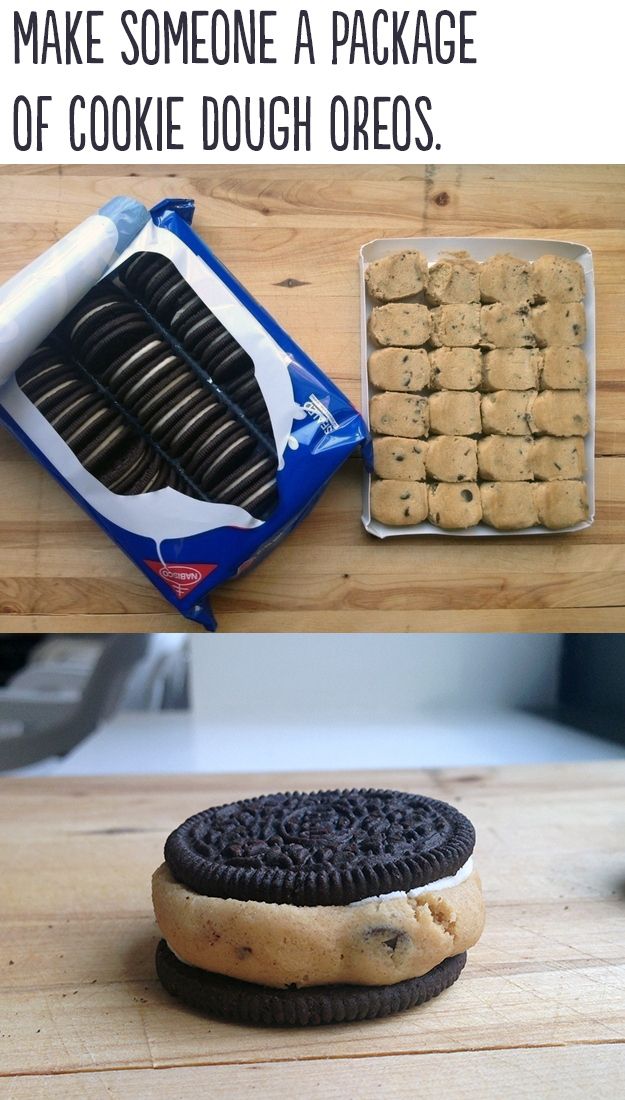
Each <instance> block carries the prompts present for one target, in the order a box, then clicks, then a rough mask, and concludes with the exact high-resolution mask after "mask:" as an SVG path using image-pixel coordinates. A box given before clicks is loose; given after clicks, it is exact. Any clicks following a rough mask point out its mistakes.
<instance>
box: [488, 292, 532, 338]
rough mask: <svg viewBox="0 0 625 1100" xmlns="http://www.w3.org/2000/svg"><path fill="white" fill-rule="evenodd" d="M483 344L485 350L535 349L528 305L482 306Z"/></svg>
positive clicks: (501, 303) (499, 304)
mask: <svg viewBox="0 0 625 1100" xmlns="http://www.w3.org/2000/svg"><path fill="white" fill-rule="evenodd" d="M480 324H481V328H482V337H481V343H482V347H484V348H535V347H536V336H535V335H534V329H533V327H532V311H531V310H530V308H529V306H528V305H511V304H510V303H508V302H494V303H493V305H489V306H482V311H481V315H480Z"/></svg>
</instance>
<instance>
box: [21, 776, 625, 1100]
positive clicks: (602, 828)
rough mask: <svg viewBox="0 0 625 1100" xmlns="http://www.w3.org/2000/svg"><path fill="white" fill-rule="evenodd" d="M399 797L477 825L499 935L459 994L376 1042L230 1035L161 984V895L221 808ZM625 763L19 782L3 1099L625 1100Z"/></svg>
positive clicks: (366, 1034) (365, 1031)
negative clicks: (172, 846)
mask: <svg viewBox="0 0 625 1100" xmlns="http://www.w3.org/2000/svg"><path fill="white" fill-rule="evenodd" d="M342 785H363V786H371V785H383V786H392V787H397V788H400V789H407V790H413V791H421V792H423V793H426V794H430V795H434V796H436V797H440V798H443V799H448V800H449V801H452V802H454V803H456V804H457V805H458V806H459V807H460V808H461V809H462V810H464V812H465V813H467V814H468V815H469V816H470V817H471V818H472V820H473V821H474V823H475V825H476V828H477V834H478V846H477V851H476V859H477V863H478V866H479V869H480V872H481V875H482V879H483V883H484V890H485V895H486V901H487V924H486V930H485V932H484V936H483V938H482V940H481V941H480V943H479V944H478V945H477V946H476V947H475V948H474V949H473V950H472V951H471V953H470V957H469V962H468V965H467V968H466V970H465V972H464V974H463V975H462V977H461V979H460V980H459V982H458V983H457V984H456V985H455V986H454V987H453V988H452V989H450V990H449V991H448V992H446V993H444V994H442V995H441V997H440V998H438V999H437V1000H435V1001H432V1002H431V1003H430V1004H428V1005H426V1006H423V1007H422V1008H420V1009H415V1010H413V1011H411V1012H407V1013H404V1014H403V1015H399V1016H395V1017H390V1018H389V1019H386V1020H379V1021H371V1022H369V1023H364V1024H354V1025H349V1026H343V1027H340V1026H336V1027H328V1028H311V1029H308V1030H307V1029H303V1030H296V1031H279V1030H276V1031H274V1030H265V1029H259V1028H248V1027H241V1026H235V1025H232V1024H227V1023H223V1022H220V1021H218V1020H211V1019H207V1018H204V1017H202V1016H200V1015H199V1014H197V1013H195V1012H193V1011H191V1010H190V1009H187V1008H185V1007H184V1006H182V1005H181V1004H179V1003H178V1002H176V1001H174V1000H173V999H171V998H170V997H169V996H168V995H167V994H166V993H165V992H164V990H163V989H162V988H161V987H160V985H159V983H158V981H157V979H156V977H155V974H154V964H153V956H154V948H155V945H156V943H157V940H158V932H157V929H156V927H155V924H154V920H153V916H152V912H151V906H150V886H149V879H150V874H151V871H152V870H153V868H154V867H155V866H156V865H157V864H158V863H159V862H160V860H161V858H162V847H163V841H164V839H165V836H166V835H167V834H168V832H169V831H170V830H171V829H172V828H173V827H175V826H176V825H177V824H178V823H179V822H180V821H181V820H183V819H184V818H185V817H186V816H188V815H189V814H191V813H192V812H194V811H197V810H199V809H201V808H203V807H204V806H206V805H209V804H211V803H219V802H222V801H228V800H230V799H234V798H239V797H243V796H245V795H251V794H258V793H262V792H265V791H271V790H274V791H275V790H280V789H293V788H298V787H299V788H304V789H315V788H319V787H320V786H325V787H334V786H342ZM624 795H625V764H624V763H620V762H619V763H611V762H609V763H602V764H584V765H556V766H540V767H508V768H492V769H473V768H472V769H469V770H457V769H456V770H439V771H411V772H406V771H404V772H393V771H387V772H380V773H373V772H349V773H340V774H337V773H321V774H314V773H310V772H309V773H306V774H303V775H293V774H282V775H263V776H258V775H257V776H245V775H240V776H218V777H207V776H193V777H180V776H175V777H172V778H167V777H159V778H145V779H142V778H118V777H115V778H100V779H62V780H60V779H52V780H47V779H32V780H11V779H5V780H2V781H0V881H1V882H2V894H3V899H2V905H1V907H0V908H1V912H0V1020H1V1022H0V1067H1V1068H0V1095H2V1096H7V1097H10V1098H11V1100H32V1098H40V1097H41V1098H45V1100H48V1098H51V1100H56V1098H59V1100H61V1098H62V1100H66V1098H69V1100H71V1098H73V1097H81V1098H82V1097H85V1098H88V1100H91V1098H98V1100H99V1098H100V1097H109V1098H111V1097H113V1098H115V1100H128V1098H130V1100H137V1098H142V1100H143V1098H146V1100H147V1098H148V1097H149V1098H150V1100H151V1098H158V1097H167V1098H168V1100H170V1098H173V1097H176V1098H177V1097H179V1096H183V1095H185V1093H186V1091H187V1090H191V1091H193V1092H196V1093H197V1094H198V1095H210V1096H215V1097H223V1098H230V1097H234V1096H247V1095H254V1096H255V1097H256V1096H258V1097H267V1098H270V1097H271V1098H273V1097H276V1096H280V1097H282V1096H284V1097H287V1096H288V1097H290V1096H295V1095H297V1096H301V1097H303V1098H307V1097H319V1098H322V1097H323V1098H327V1097H330V1098H337V1100H338V1098H340V1100H344V1098H345V1097H350V1098H351V1097H356V1096H358V1097H359V1098H364V1100H367V1098H369V1097H373V1096H376V1097H377V1096H379V1095H384V1096H392V1097H399V1096H403V1095H404V1094H405V1093H417V1094H418V1095H420V1096H428V1095H433V1094H436V1095H438V1094H440V1093H441V1091H444V1093H445V1095H447V1096H450V1097H454V1100H455V1098H461V1100H462V1098H465V1097H466V1098H471V1100H484V1098H490V1097H492V1098H493V1100H500V1098H501V1097H505V1096H510V1097H515V1098H521V1100H523V1098H528V1100H530V1098H531V1100H536V1098H537V1097H540V1100H545V1098H547V1100H548V1098H551V1097H566V1098H568V1097H571V1096H582V1095H584V1096H585V1095H588V1094H591V1095H600V1096H605V1097H617V1096H622V1095H623V1091H624V1090H623V1085H624V1083H625V1045H624V1042H625V907H624V904H623V899H624V896H625V895H624V887H623V884H624V882H625V864H624V861H623V836H624V835H625V798H624Z"/></svg>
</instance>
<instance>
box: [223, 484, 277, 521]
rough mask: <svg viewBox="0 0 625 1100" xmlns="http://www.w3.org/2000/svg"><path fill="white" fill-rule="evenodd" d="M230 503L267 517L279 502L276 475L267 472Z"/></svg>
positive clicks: (251, 513) (259, 517) (256, 514)
mask: <svg viewBox="0 0 625 1100" xmlns="http://www.w3.org/2000/svg"><path fill="white" fill-rule="evenodd" d="M228 503H229V504H234V505H236V506H237V507H238V508H243V509H244V510H245V511H246V512H249V513H250V515H252V516H256V517H257V518H258V519H266V518H267V516H269V515H271V513H272V512H273V510H274V508H275V507H276V505H277V503H278V482H277V480H276V478H275V476H273V475H272V474H267V475H265V476H263V477H261V478H259V479H258V480H257V481H255V482H254V483H253V484H252V485H250V486H249V488H248V489H246V490H244V491H243V492H241V493H238V494H237V495H236V496H235V497H233V498H232V500H229V501H228Z"/></svg>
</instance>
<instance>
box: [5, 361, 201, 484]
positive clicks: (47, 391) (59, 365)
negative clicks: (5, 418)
mask: <svg viewBox="0 0 625 1100" xmlns="http://www.w3.org/2000/svg"><path fill="white" fill-rule="evenodd" d="M17 381H18V384H19V386H20V387H21V389H22V390H23V391H24V393H25V394H26V396H27V397H28V398H29V399H30V400H31V401H32V403H33V404H34V405H35V406H36V407H37V408H38V410H39V412H40V413H42V415H43V416H45V418H46V420H47V421H48V422H49V423H50V424H51V425H52V427H53V428H54V429H55V431H56V432H58V434H59V435H60V436H61V438H62V439H63V440H64V441H65V442H66V443H67V445H68V447H70V449H71V450H72V451H73V452H74V454H75V455H76V457H77V459H78V461H79V462H80V463H81V465H82V466H84V468H85V469H86V470H88V471H89V473H90V474H93V476H94V477H96V478H97V479H98V480H99V481H100V482H101V483H102V484H103V485H105V486H106V488H107V489H110V490H111V492H113V493H118V494H120V495H122V496H133V495H137V494H139V493H150V492H155V491H156V490H157V489H164V488H166V487H167V486H171V487H172V488H174V489H177V490H178V492H182V493H185V492H188V491H189V489H188V486H187V485H186V483H185V482H184V480H183V479H182V478H181V477H180V476H179V475H178V474H177V472H176V470H175V469H174V468H173V467H171V466H170V465H169V464H168V463H167V462H165V461H164V460H163V459H162V458H161V456H160V455H159V454H158V453H157V452H155V451H154V449H153V448H152V447H150V445H149V443H148V442H147V441H146V440H145V439H144V438H143V437H142V436H141V435H140V434H139V433H138V432H137V431H136V430H135V429H134V428H133V427H132V425H131V424H129V423H128V422H127V421H126V419H125V418H124V417H123V416H122V415H121V413H120V412H119V411H118V410H117V408H116V407H115V405H114V404H113V402H111V401H109V400H107V399H106V397H104V396H103V395H102V394H101V393H100V392H99V391H98V389H97V388H96V386H94V384H93V383H92V382H91V381H90V380H89V379H88V378H87V377H86V376H85V375H84V374H83V373H82V372H81V371H80V369H79V368H78V367H76V366H74V365H73V364H71V363H66V362H65V361H64V359H63V358H62V357H61V356H60V355H59V354H58V353H57V352H56V351H55V350H54V348H53V347H50V346H48V345H44V346H42V347H40V348H39V349H38V350H37V351H36V352H35V353H34V354H33V355H31V357H30V358H29V359H27V360H26V362H25V363H23V364H22V366H21V367H20V368H19V370H18V372H17Z"/></svg>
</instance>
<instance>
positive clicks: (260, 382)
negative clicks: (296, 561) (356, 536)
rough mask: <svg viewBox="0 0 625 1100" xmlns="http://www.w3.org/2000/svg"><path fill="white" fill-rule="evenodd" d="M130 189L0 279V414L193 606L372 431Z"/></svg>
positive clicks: (179, 232) (298, 514) (229, 281)
mask: <svg viewBox="0 0 625 1100" xmlns="http://www.w3.org/2000/svg"><path fill="white" fill-rule="evenodd" d="M193 214H194V203H193V202H192V201H191V200H187V199H165V200H163V201H162V202H160V203H159V204H158V205H157V206H155V207H154V208H153V209H152V210H151V211H149V212H148V211H147V210H146V208H145V207H144V206H142V205H141V204H140V203H138V202H136V201H135V200H134V199H129V198H125V197H120V198H115V199H113V200H111V202H109V203H107V204H106V206H104V207H103V208H102V210H100V211H99V212H98V213H97V214H94V215H93V216H92V217H90V218H88V219H87V220H86V221H85V222H83V223H82V225H80V226H78V227H77V228H76V229H75V230H73V231H72V233H70V234H69V235H68V236H67V237H64V238H63V239H62V240H61V241H59V242H58V243H57V244H55V245H54V246H53V247H52V248H51V249H49V250H48V251H47V252H46V253H44V254H43V256H41V257H39V259H37V260H35V261H34V263H32V264H30V265H29V266H28V267H27V268H25V269H24V270H23V271H22V272H20V273H19V274H18V275H16V276H15V277H14V278H13V279H11V280H10V281H9V282H8V283H7V284H5V286H4V287H2V288H1V289H0V307H1V308H0V419H1V420H2V421H3V422H4V424H5V425H6V426H7V427H8V428H9V430H10V431H11V432H12V433H13V434H14V435H15V436H16V437H17V438H18V439H19V440H20V442H21V443H23V444H24V446H25V447H26V448H27V449H28V450H29V451H30V453H31V454H32V455H34V456H35V458H37V459H38V461H39V462H40V463H41V464H42V465H43V466H44V467H45V468H46V469H47V470H49V471H50V473H52V474H53V475H54V477H55V478H56V479H57V480H58V481H59V482H60V483H61V485H63V487H64V488H65V489H66V490H67V492H68V493H70V494H71V496H72V497H73V498H74V499H75V500H76V501H77V502H78V503H79V504H80V505H81V506H82V507H83V508H84V509H85V510H86V511H87V512H88V513H89V515H91V516H92V517H93V518H94V519H95V520H96V521H97V522H98V523H99V524H100V526H101V527H102V528H103V529H104V530H105V531H106V532H107V533H108V534H109V535H110V537H111V538H112V539H113V540H114V541H115V542H116V543H117V544H118V545H119V546H120V547H121V548H122V550H124V551H125V553H126V554H127V555H128V556H129V557H130V558H131V559H132V560H133V561H134V562H135V564H136V565H137V566H138V567H139V569H141V570H142V572H143V573H144V574H145V575H146V576H147V577H148V578H149V579H150V580H151V581H152V583H153V584H154V585H155V586H156V587H157V588H158V589H159V591H160V592H162V594H163V595H164V596H165V597H166V598H167V599H168V600H169V601H170V602H171V603H172V604H173V605H174V606H175V607H176V608H177V609H178V611H180V612H181V614H183V615H184V616H186V618H188V619H191V620H193V621H195V622H197V623H200V624H201V625H202V626H204V627H206V628H207V629H209V630H214V629H215V628H216V622H215V619H214V616H213V614H212V611H211V608H210V603H209V593H210V591H211V590H212V589H213V588H215V587H216V586H217V585H219V584H221V583H222V582H224V581H226V580H230V579H231V578H233V577H237V576H240V575H241V574H242V573H244V572H246V571H247V570H248V569H249V568H251V567H252V566H253V565H255V564H256V563H257V562H258V561H260V560H261V559H262V558H263V557H264V556H265V555H266V554H268V553H269V552H270V551H271V550H272V549H273V547H274V546H276V545H277V543H278V542H280V541H281V540H282V539H283V538H284V537H285V536H286V535H287V534H288V533H289V531H290V530H291V529H292V528H293V527H295V526H296V524H298V523H299V522H300V520H302V519H303V518H304V516H305V515H306V514H307V513H308V512H309V511H310V509H311V508H312V506H313V505H314V503H315V501H316V500H317V498H318V497H319V495H320V494H321V492H322V490H323V489H324V487H325V485H326V484H327V482H328V481H329V479H330V478H331V477H332V475H333V474H334V473H335V471H336V470H337V469H338V467H339V466H340V465H341V464H342V463H343V462H344V460H345V459H346V458H347V456H348V455H349V454H350V453H351V452H352V451H353V450H354V448H355V447H357V446H358V445H363V449H364V452H365V458H366V459H367V460H368V448H369V443H368V434H367V429H366V426H365V424H364V421H363V419H362V418H361V416H360V414H359V413H358V412H357V410H356V409H355V408H354V407H353V405H352V404H351V403H350V402H349V401H348V400H347V398H346V397H345V396H344V395H343V394H342V393H341V391H340V390H339V389H338V388H337V386H335V385H334V384H333V383H332V382H331V381H330V380H329V379H328V378H327V377H326V376H325V375H324V374H323V372H322V371H321V370H320V369H319V368H318V367H317V366H316V365H315V364H314V363H313V362H312V361H311V359H309V357H308V356H307V355H306V354H305V353H304V352H303V351H302V350H301V348H299V347H298V346H297V344H296V343H295V342H294V341H293V340H292V339H291V338H290V337H289V336H288V334H287V333H286V332H285V331H284V330H283V329H282V328H281V327H280V326H279V325H278V324H276V322H275V321H274V320H273V319H272V318H271V317H270V316H269V314H268V313H267V312H266V311H265V310H264V309H263V308H262V306H260V305H259V304H258V303H257V302H256V301H254V299H253V298H252V297H251V295H250V294H248V292H247V291H246V290H245V289H244V288H243V287H242V286H241V285H240V284H239V283H238V282H237V280H236V279H235V278H234V277H233V276H232V275H231V273H230V272H229V271H228V270H227V269H226V268H225V267H224V266H223V264H222V263H220V261H219V260H218V259H217V257H216V256H215V255H214V254H213V253H212V252H211V250H210V249H209V248H208V247H207V245H206V244H205V243H204V242H203V241H202V240H201V239H200V237H199V236H198V235H197V234H196V233H195V232H194V230H193V229H192V228H191V222H192V219H193Z"/></svg>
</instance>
